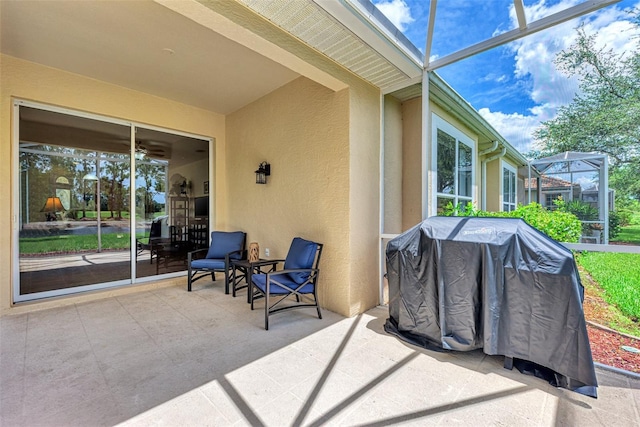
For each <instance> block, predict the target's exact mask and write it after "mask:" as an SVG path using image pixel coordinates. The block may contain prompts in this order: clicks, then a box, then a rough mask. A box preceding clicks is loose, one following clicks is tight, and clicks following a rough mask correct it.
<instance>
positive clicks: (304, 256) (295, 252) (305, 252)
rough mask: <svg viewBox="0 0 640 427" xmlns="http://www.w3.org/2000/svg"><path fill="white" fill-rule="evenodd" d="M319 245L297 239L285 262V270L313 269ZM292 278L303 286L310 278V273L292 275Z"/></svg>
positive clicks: (294, 240) (292, 243)
mask: <svg viewBox="0 0 640 427" xmlns="http://www.w3.org/2000/svg"><path fill="white" fill-rule="evenodd" d="M317 249H318V244H317V243H315V242H311V241H309V240H305V239H303V238H301V237H296V238H294V239H293V241H292V242H291V247H290V248H289V253H288V254H287V258H286V259H285V261H284V269H285V270H289V269H295V268H313V261H314V259H315V257H316V250H317ZM290 276H291V278H292V279H293V280H294V281H295V282H296V283H298V284H302V283H304V282H305V280H307V279H308V278H309V273H291V274H290Z"/></svg>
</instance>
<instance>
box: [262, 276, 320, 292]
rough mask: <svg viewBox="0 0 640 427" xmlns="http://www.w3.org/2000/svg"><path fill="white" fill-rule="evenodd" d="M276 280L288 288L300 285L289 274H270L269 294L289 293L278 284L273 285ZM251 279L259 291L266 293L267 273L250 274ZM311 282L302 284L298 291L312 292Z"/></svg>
mask: <svg viewBox="0 0 640 427" xmlns="http://www.w3.org/2000/svg"><path fill="white" fill-rule="evenodd" d="M274 280H275V281H277V282H278V283H282V284H283V285H285V286H286V287H288V288H290V289H296V288H297V287H298V286H300V283H297V282H296V281H294V280H293V279H292V277H291V275H289V274H277V275H275V276H272V278H271V285H270V287H269V294H281V295H283V294H288V293H290V292H289V291H287V290H286V289H283V288H282V287H280V286H278V285H274V284H273V281H274ZM251 281H252V282H253V284H254V285H256V286H257V287H258V288H259V289H260V290H261V291H262V293H266V292H267V275H266V274H254V275H252V276H251ZM313 286H314V285H313V283H308V284H306V285H304V286H303V287H302V289H300V290H299V291H298V292H300V293H301V294H311V293H313Z"/></svg>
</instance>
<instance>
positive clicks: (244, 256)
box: [224, 249, 247, 266]
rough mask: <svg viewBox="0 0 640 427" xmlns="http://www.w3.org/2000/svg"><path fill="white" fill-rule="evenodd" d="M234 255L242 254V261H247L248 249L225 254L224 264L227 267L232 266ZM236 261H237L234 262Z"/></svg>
mask: <svg viewBox="0 0 640 427" xmlns="http://www.w3.org/2000/svg"><path fill="white" fill-rule="evenodd" d="M233 254H240V259H241V260H242V259H247V250H246V249H238V250H237V251H232V252H229V253H228V254H225V256H224V264H225V265H226V266H229V265H231V255H233ZM234 261H235V260H234Z"/></svg>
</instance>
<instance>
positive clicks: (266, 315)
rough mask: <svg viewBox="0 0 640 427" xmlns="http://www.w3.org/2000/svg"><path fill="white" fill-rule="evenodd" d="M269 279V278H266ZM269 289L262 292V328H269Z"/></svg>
mask: <svg viewBox="0 0 640 427" xmlns="http://www.w3.org/2000/svg"><path fill="white" fill-rule="evenodd" d="M267 280H269V279H267ZM268 291H269V289H267V292H265V293H264V329H265V330H267V331H268V330H269V292H268Z"/></svg>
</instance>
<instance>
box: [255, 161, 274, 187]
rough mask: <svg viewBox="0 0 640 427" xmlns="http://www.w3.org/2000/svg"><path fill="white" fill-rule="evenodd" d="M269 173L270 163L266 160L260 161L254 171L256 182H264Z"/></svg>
mask: <svg viewBox="0 0 640 427" xmlns="http://www.w3.org/2000/svg"><path fill="white" fill-rule="evenodd" d="M270 175H271V165H270V164H269V163H267V162H262V163H260V165H259V166H258V170H257V171H256V184H266V183H267V177H268V176H270Z"/></svg>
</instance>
